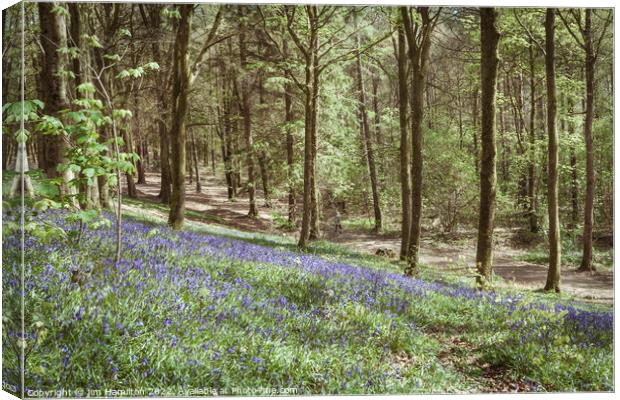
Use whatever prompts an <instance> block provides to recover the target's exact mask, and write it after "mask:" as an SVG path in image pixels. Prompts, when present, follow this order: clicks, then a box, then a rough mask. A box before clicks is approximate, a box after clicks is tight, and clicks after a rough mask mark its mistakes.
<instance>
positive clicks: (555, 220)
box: [545, 8, 562, 292]
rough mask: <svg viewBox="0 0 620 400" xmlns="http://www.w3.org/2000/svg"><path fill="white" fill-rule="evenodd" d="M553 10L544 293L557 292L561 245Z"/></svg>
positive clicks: (548, 28)
mask: <svg viewBox="0 0 620 400" xmlns="http://www.w3.org/2000/svg"><path fill="white" fill-rule="evenodd" d="M554 34H555V10H554V9H553V8H548V9H547V16H546V18H545V38H546V43H545V53H546V54H545V66H546V73H547V137H548V138H549V157H548V174H549V178H548V184H547V185H548V189H547V203H548V210H549V273H548V274H547V283H546V285H545V290H554V291H556V292H559V291H560V267H561V251H562V250H561V243H560V215H559V210H558V158H559V155H558V153H559V149H558V142H559V141H558V134H557V132H556V129H555V122H556V108H557V106H556V93H555V43H554Z"/></svg>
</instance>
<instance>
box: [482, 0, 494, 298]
mask: <svg viewBox="0 0 620 400" xmlns="http://www.w3.org/2000/svg"><path fill="white" fill-rule="evenodd" d="M496 20H497V13H496V11H495V9H494V8H481V9H480V51H481V53H480V82H481V96H480V105H481V109H482V115H481V121H480V122H481V133H480V139H481V145H482V153H481V163H480V213H479V216H478V244H477V248H476V267H477V269H478V276H477V278H476V282H477V284H478V287H485V286H486V285H488V283H489V282H490V280H491V274H492V271H493V229H494V223H495V195H496V194H495V182H496V172H495V156H496V146H495V87H496V85H497V64H498V62H499V60H498V57H497V45H498V43H499V32H498V31H497V26H496Z"/></svg>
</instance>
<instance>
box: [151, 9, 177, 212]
mask: <svg viewBox="0 0 620 400" xmlns="http://www.w3.org/2000/svg"><path fill="white" fill-rule="evenodd" d="M162 8H163V6H161V5H154V4H151V5H149V15H150V24H151V25H150V28H151V34H152V35H153V36H154V39H155V40H152V41H151V49H152V51H153V57H154V59H155V60H161V59H163V58H164V57H163V55H162V51H161V48H160V39H161V9H162ZM164 76H165V75H164V74H162V73H160V74H158V77H159V78H158V79H157V81H156V85H157V109H158V111H159V114H160V115H159V117H158V119H157V126H158V130H159V164H160V169H161V182H160V189H159V194H158V197H159V199H160V200H161V202H162V203H163V204H169V203H170V198H171V194H172V187H171V185H172V172H171V166H170V137H169V135H168V128H167V126H166V122H165V120H164V119H163V115H164V114H165V113H166V111H167V110H168V104H167V103H168V102H167V101H166V100H167V95H168V93H167V88H166V82H165V78H164Z"/></svg>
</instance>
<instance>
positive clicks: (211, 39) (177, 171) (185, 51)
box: [168, 4, 223, 229]
mask: <svg viewBox="0 0 620 400" xmlns="http://www.w3.org/2000/svg"><path fill="white" fill-rule="evenodd" d="M193 9H194V5H193V4H183V5H179V6H177V10H178V11H179V14H180V17H179V21H178V23H177V24H178V25H177V30H176V39H175V43H174V62H173V67H172V78H173V87H172V113H171V114H172V123H171V127H170V137H171V155H172V174H171V176H172V194H171V198H170V214H169V215H168V224H169V225H170V226H172V227H173V228H174V229H181V228H182V227H183V222H184V219H185V169H186V159H187V154H186V150H185V146H186V142H187V121H186V119H187V113H188V105H189V93H190V91H191V89H192V85H193V83H194V81H195V80H196V78H197V77H198V74H199V73H200V70H201V68H202V62H203V60H204V57H205V55H206V54H207V50H209V48H210V47H211V46H213V45H214V44H215V43H217V42H219V41H221V40H223V39H221V38H220V39H217V40H215V33H216V31H217V29H218V27H219V25H220V21H221V18H222V8H221V7H220V8H218V11H217V14H216V16H215V20H214V22H213V25H212V26H211V29H210V30H209V33H208V34H207V38H206V40H205V42H204V44H203V46H202V48H201V49H200V51H199V53H198V55H197V56H196V59H195V60H194V62H193V63H192V64H190V60H189V40H190V35H191V25H192V14H193Z"/></svg>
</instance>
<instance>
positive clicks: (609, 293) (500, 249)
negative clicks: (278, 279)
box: [137, 173, 614, 303]
mask: <svg viewBox="0 0 620 400" xmlns="http://www.w3.org/2000/svg"><path fill="white" fill-rule="evenodd" d="M201 182H202V193H197V192H196V187H195V184H192V185H190V184H189V183H188V184H187V192H186V209H187V210H188V211H194V212H199V213H204V214H205V215H206V216H208V220H209V221H212V222H213V223H216V224H218V225H224V226H227V227H230V228H235V229H239V230H242V231H253V232H264V233H277V234H282V233H283V232H282V231H280V230H278V229H277V228H276V227H275V224H274V213H276V212H277V213H279V214H280V215H286V212H287V211H286V210H287V206H286V204H284V203H281V202H278V201H272V207H270V208H268V207H265V206H264V204H263V197H262V193H261V192H260V191H258V190H257V200H256V201H257V203H256V204H257V206H258V208H259V216H258V218H254V219H252V218H248V217H247V211H248V208H249V200H248V198H247V194H246V193H239V196H238V198H237V200H236V201H235V202H230V201H228V196H227V190H226V186H225V184H224V183H223V182H222V181H221V179H216V177H214V176H213V175H212V174H207V175H206V176H204V175H203V178H202V179H201ZM159 185H160V177H159V174H155V173H147V184H145V185H137V189H138V195H139V197H140V198H144V199H147V200H151V201H157V194H158V193H159ZM330 228H331V227H327V226H326V227H325V229H324V237H325V239H327V240H330V241H333V242H335V243H339V244H342V245H345V246H348V247H351V248H354V249H356V250H358V251H361V252H370V253H373V254H374V252H375V251H376V250H377V249H378V248H388V249H391V250H392V251H394V253H395V254H399V252H400V238H398V237H397V236H396V235H376V234H370V233H366V232H350V231H345V232H344V233H342V234H340V235H335V234H334V233H333V232H332V231H331V229H330ZM290 235H291V236H294V235H295V233H293V234H290ZM510 235H511V232H510V231H508V230H505V229H496V236H497V238H496V246H495V255H494V263H493V270H494V273H495V274H496V275H498V276H500V277H502V278H503V279H504V280H506V281H508V282H511V283H513V284H515V285H517V286H523V287H526V288H530V289H532V288H533V289H539V288H541V287H542V286H543V285H544V282H545V279H546V276H547V268H546V266H543V265H539V264H533V263H529V262H525V261H521V260H519V259H518V257H519V255H521V254H523V251H520V250H518V249H514V248H513V247H511V246H510V243H509V238H510ZM475 248H476V238H475V232H464V233H463V235H461V236H460V237H459V240H458V241H455V240H448V241H447V242H446V241H445V238H435V239H433V238H429V235H428V234H427V235H425V238H424V239H423V240H422V243H421V253H420V261H421V263H423V264H426V265H429V266H433V267H437V268H439V269H441V270H446V271H455V272H456V271H458V272H460V273H471V274H473V267H474V266H475ZM613 280H614V279H613V272H611V271H609V272H608V271H605V272H594V273H592V274H589V273H577V272H575V271H574V269H572V268H571V269H569V268H567V267H564V269H563V271H562V290H563V291H564V292H566V293H569V294H573V295H575V296H578V297H580V298H584V299H590V300H596V301H600V302H604V303H610V302H612V301H613V297H614V290H613Z"/></svg>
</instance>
